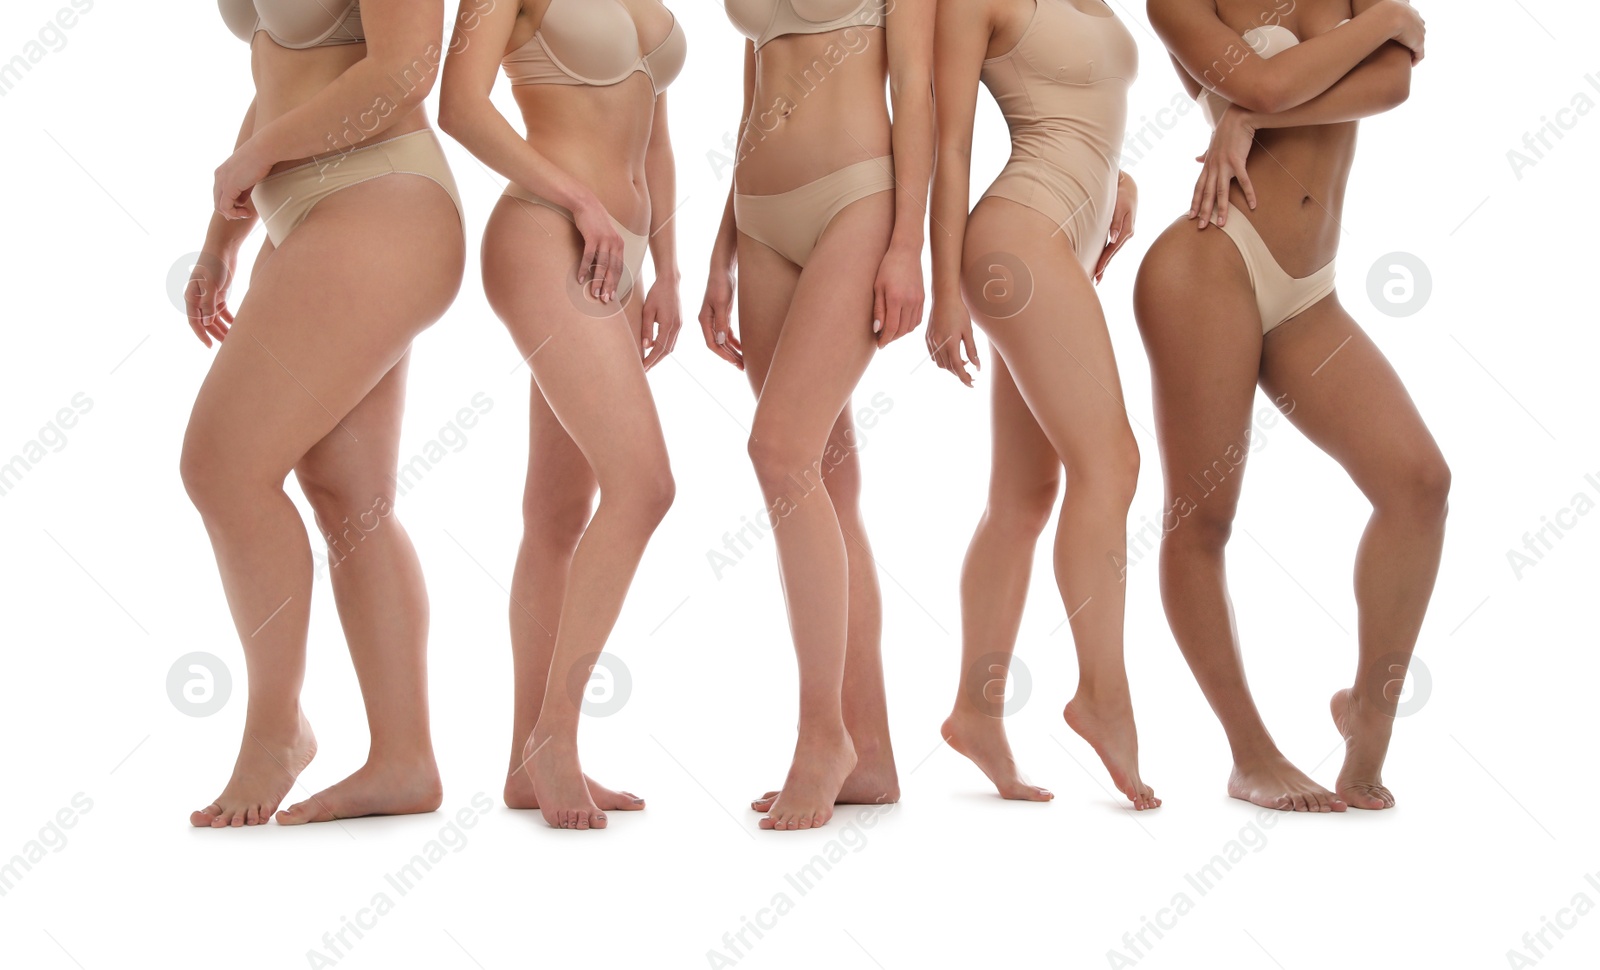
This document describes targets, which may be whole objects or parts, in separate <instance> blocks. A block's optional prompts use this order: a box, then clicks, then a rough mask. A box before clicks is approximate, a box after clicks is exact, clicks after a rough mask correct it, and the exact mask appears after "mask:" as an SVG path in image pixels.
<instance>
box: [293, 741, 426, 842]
mask: <svg viewBox="0 0 1600 970" xmlns="http://www.w3.org/2000/svg"><path fill="white" fill-rule="evenodd" d="M443 801H444V786H443V785H441V784H440V783H439V767H438V765H437V764H435V763H434V760H433V756H432V755H431V754H430V755H429V756H428V757H427V759H426V760H424V761H421V762H417V763H415V764H406V765H401V764H397V763H394V762H392V761H390V762H379V763H377V764H374V763H373V762H371V761H368V762H367V763H366V764H364V765H362V766H361V767H360V768H358V769H356V772H355V774H353V775H351V776H350V777H349V778H346V779H345V780H344V781H341V782H339V783H338V784H337V785H334V786H332V787H331V788H325V789H323V790H322V791H319V792H317V793H316V794H315V795H312V796H311V797H310V798H308V799H306V800H305V801H303V802H300V803H299V804H297V805H291V806H289V808H287V809H286V810H284V811H281V812H279V813H278V815H277V819H278V824H279V825H304V824H305V823H307V822H331V821H334V820H335V819H341V818H360V817H361V816H363V815H420V814H424V813H426V812H432V811H437V810H438V808H439V805H440V804H441V803H443Z"/></svg>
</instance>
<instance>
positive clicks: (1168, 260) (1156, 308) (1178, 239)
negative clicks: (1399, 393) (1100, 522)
mask: <svg viewBox="0 0 1600 970" xmlns="http://www.w3.org/2000/svg"><path fill="white" fill-rule="evenodd" d="M1201 236H1202V234H1201V233H1200V232H1199V230H1197V229H1195V228H1194V227H1193V224H1192V223H1190V222H1188V221H1187V220H1181V219H1180V220H1179V221H1178V222H1176V223H1174V224H1173V225H1172V226H1171V227H1170V228H1168V229H1167V231H1166V232H1164V233H1163V234H1162V235H1161V236H1160V237H1159V238H1158V239H1157V240H1156V241H1155V242H1154V243H1153V244H1152V245H1151V247H1150V251H1149V252H1148V253H1147V254H1146V256H1145V259H1144V262H1143V264H1141V265H1140V267H1139V276H1138V279H1137V281H1136V283H1135V285H1134V298H1133V302H1134V316H1135V319H1136V320H1137V321H1138V325H1139V333H1140V335H1141V336H1142V337H1143V338H1144V345H1145V351H1146V353H1147V354H1148V356H1149V359H1150V377H1151V381H1150V383H1151V389H1152V393H1153V394H1154V398H1155V416H1156V430H1157V434H1156V437H1157V440H1158V442H1159V445H1160V449H1161V468H1162V479H1163V482H1164V483H1165V486H1164V487H1165V498H1164V501H1163V526H1164V528H1165V529H1167V530H1168V534H1169V535H1170V534H1172V532H1173V530H1174V529H1188V530H1195V529H1202V530H1205V531H1207V532H1210V533H1211V536H1210V538H1212V539H1213V540H1216V541H1219V542H1220V541H1225V540H1226V537H1227V532H1228V529H1229V528H1230V525H1231V523H1232V521H1233V517H1234V514H1235V513H1236V511H1237V509H1238V502H1239V490H1240V487H1241V485H1242V483H1243V479H1244V459H1245V456H1246V455H1247V454H1248V453H1249V438H1248V436H1249V433H1250V410H1251V406H1252V404H1253V402H1254V400H1255V392H1256V377H1257V374H1258V372H1259V370H1260V367H1261V343H1262V341H1261V315H1260V312H1259V311H1258V310H1257V309H1256V302H1255V293H1254V291H1253V290H1252V289H1251V287H1250V279H1249V276H1248V274H1247V272H1246V270H1245V267H1244V261H1243V259H1242V258H1241V257H1240V256H1239V253H1238V250H1237V248H1236V247H1235V246H1234V245H1233V242H1232V241H1231V240H1230V239H1229V238H1228V237H1227V236H1226V235H1224V234H1223V233H1220V232H1215V231H1208V232H1207V233H1205V234H1204V238H1201ZM1186 535H1187V533H1186Z"/></svg>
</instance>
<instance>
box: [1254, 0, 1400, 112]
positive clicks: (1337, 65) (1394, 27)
mask: <svg viewBox="0 0 1600 970" xmlns="http://www.w3.org/2000/svg"><path fill="white" fill-rule="evenodd" d="M1398 31H1399V24H1398V22H1397V21H1396V20H1395V18H1394V17H1393V16H1391V15H1390V14H1389V8H1387V7H1381V6H1380V7H1373V8H1371V9H1369V10H1366V11H1364V12H1363V13H1361V14H1360V15H1358V16H1356V17H1355V18H1354V19H1352V20H1351V21H1350V22H1349V23H1346V24H1343V25H1341V26H1339V27H1335V28H1334V29H1333V30H1330V31H1328V32H1327V33H1325V34H1322V35H1321V36H1318V37H1313V38H1312V39H1311V40H1309V41H1306V42H1304V43H1301V44H1296V45H1295V46H1293V47H1291V48H1289V49H1288V50H1286V51H1284V52H1283V53H1281V54H1278V55H1277V56H1276V57H1270V58H1266V59H1265V66H1264V73H1265V75H1266V83H1265V84H1264V85H1263V90H1262V92H1261V94H1260V96H1259V98H1258V100H1257V103H1256V104H1255V105H1253V106H1252V108H1253V110H1259V111H1264V112H1268V113H1276V112H1281V111H1286V110H1288V109H1290V108H1295V107H1298V106H1300V105H1303V104H1305V103H1306V102H1308V101H1310V100H1312V99H1313V98H1316V97H1317V96H1319V95H1321V94H1323V93H1325V92H1326V91H1328V90H1329V89H1331V88H1333V87H1334V86H1335V85H1337V84H1338V83H1339V81H1340V80H1341V79H1343V78H1344V77H1346V76H1347V75H1348V74H1349V73H1350V72H1351V71H1353V70H1355V69H1356V68H1357V67H1358V66H1359V65H1360V64H1361V63H1362V62H1363V61H1365V60H1366V59H1367V58H1368V57H1370V56H1371V55H1372V53H1373V52H1374V51H1377V50H1378V49H1379V48H1381V47H1383V46H1384V45H1385V44H1387V43H1388V42H1389V41H1391V40H1393V39H1394V37H1395V35H1396V34H1397V33H1398Z"/></svg>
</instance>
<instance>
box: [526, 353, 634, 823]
mask: <svg viewBox="0 0 1600 970" xmlns="http://www.w3.org/2000/svg"><path fill="white" fill-rule="evenodd" d="M529 395H530V397H529V410H528V479H527V484H526V485H525V486H524V488H523V493H522V544H521V546H520V547H519V548H518V550H517V565H516V569H515V570H514V571H513V572H512V574H511V656H512V664H513V668H514V683H515V685H516V686H515V707H514V714H513V721H512V725H511V764H510V767H509V768H508V770H507V772H506V786H505V792H504V798H505V803H506V806H507V807H509V808H538V807H539V800H538V798H537V797H535V795H534V793H533V779H531V778H529V777H528V773H527V772H526V771H524V770H523V764H522V759H523V749H524V747H525V745H526V743H527V740H528V737H529V735H531V734H532V733H533V726H534V724H535V723H537V721H538V720H539V711H540V710H541V709H543V707H544V692H545V686H546V684H547V683H548V682H549V679H550V658H551V657H552V656H553V655H554V653H555V648H556V637H555V631H556V629H557V628H558V627H559V626H560V623H561V602H562V600H563V599H564V598H565V597H566V593H567V571H568V570H569V569H571V567H572V555H573V553H574V552H576V551H577V548H578V540H579V539H581V538H583V530H584V528H585V527H587V526H588V524H589V517H590V515H592V514H593V512H594V500H595V498H596V496H598V495H599V493H600V485H599V483H598V482H596V481H595V477H594V472H593V471H591V470H590V468H589V462H588V460H587V459H585V458H584V457H583V452H582V451H581V450H579V448H578V446H577V444H576V443H575V442H574V441H573V440H572V436H571V435H569V434H567V430H566V429H565V428H563V427H562V426H561V422H560V421H557V420H556V416H555V412H553V411H551V410H550V404H549V402H547V401H546V400H545V399H544V395H543V394H541V393H540V392H539V386H538V384H536V383H530V386H529ZM585 778H586V781H587V784H588V786H589V796H590V797H591V798H593V799H594V803H595V805H597V806H598V807H599V808H600V810H601V811H605V812H612V811H633V810H637V809H641V808H643V807H644V799H642V798H639V797H638V796H637V795H634V794H632V793H631V792H616V791H612V790H611V789H609V788H606V787H605V786H604V785H601V784H598V783H597V782H595V780H594V779H593V778H588V777H587V776H585Z"/></svg>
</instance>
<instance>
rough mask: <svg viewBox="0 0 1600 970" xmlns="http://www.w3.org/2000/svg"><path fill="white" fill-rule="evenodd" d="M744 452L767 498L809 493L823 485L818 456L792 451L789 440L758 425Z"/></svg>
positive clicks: (790, 437) (789, 438)
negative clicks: (798, 492)
mask: <svg viewBox="0 0 1600 970" xmlns="http://www.w3.org/2000/svg"><path fill="white" fill-rule="evenodd" d="M746 448H747V450H748V451H749V454H750V464H751V465H752V466H753V467H754V468H755V472H756V479H757V481H759V482H760V483H761V489H762V491H763V492H765V493H766V494H767V496H768V498H772V497H773V496H775V495H777V494H781V493H787V492H790V491H791V490H798V491H800V492H802V493H804V492H809V491H811V490H812V489H814V488H816V487H817V486H819V485H822V484H824V483H823V481H822V462H821V460H820V458H821V455H820V454H812V453H810V452H809V451H808V450H807V449H803V448H799V447H796V446H795V444H794V440H793V437H792V436H789V435H783V434H775V433H773V432H770V431H768V430H767V429H765V428H763V427H761V426H760V425H759V424H758V425H757V426H756V428H755V430H753V431H751V433H750V440H749V442H747V445H746Z"/></svg>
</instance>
